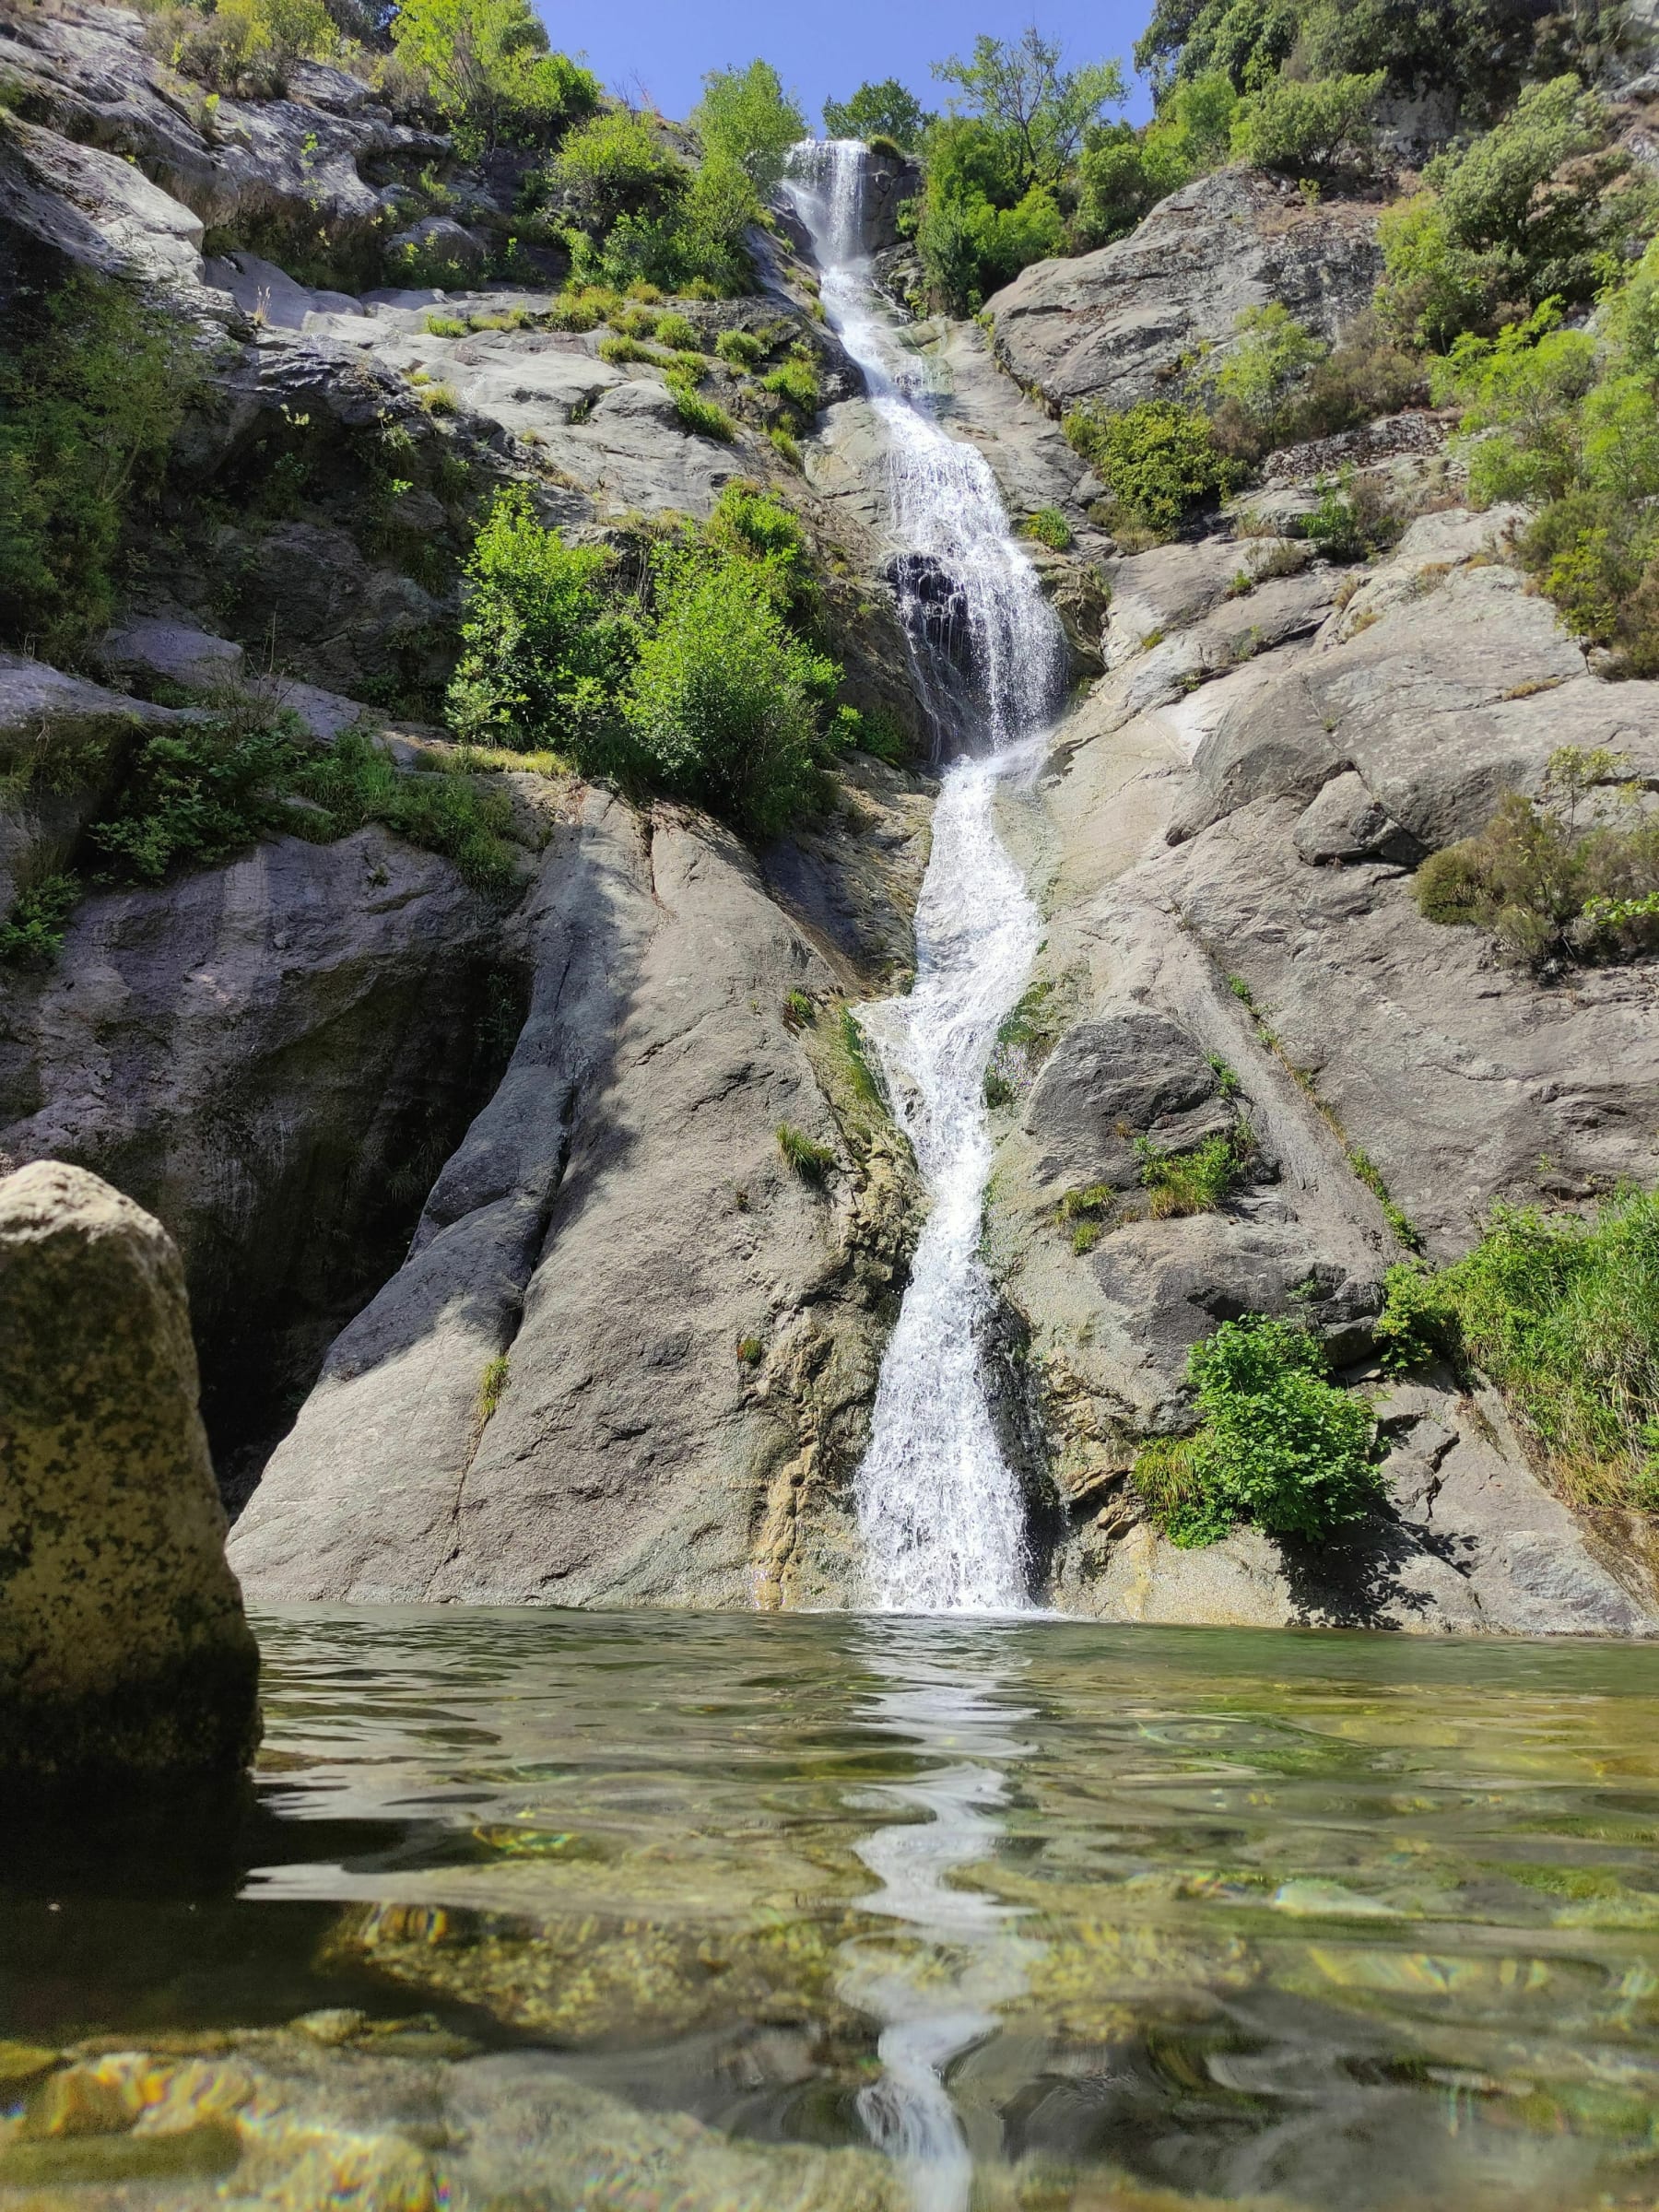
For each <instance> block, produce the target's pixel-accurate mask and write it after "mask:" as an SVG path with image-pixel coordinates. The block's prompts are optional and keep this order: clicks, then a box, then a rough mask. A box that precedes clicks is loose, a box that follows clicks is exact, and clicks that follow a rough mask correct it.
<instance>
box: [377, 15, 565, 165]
mask: <svg viewBox="0 0 1659 2212" xmlns="http://www.w3.org/2000/svg"><path fill="white" fill-rule="evenodd" d="M392 42H393V44H394V47H395V49H396V52H397V58H398V60H399V62H400V63H402V65H404V67H405V68H406V70H408V71H409V72H411V73H412V74H413V75H414V76H416V77H417V78H418V80H419V81H420V82H422V83H423V84H424V85H425V86H426V87H427V88H428V91H429V97H430V99H431V100H432V103H433V105H434V106H435V107H436V109H437V110H438V112H439V113H440V114H441V116H442V117H443V118H444V120H445V122H446V123H447V124H449V127H450V129H451V130H452V131H453V134H454V137H455V143H456V145H457V147H459V148H460V150H461V152H462V153H463V154H464V155H465V157H466V158H467V159H476V158H477V155H479V154H481V153H488V152H489V151H490V150H492V149H493V148H494V147H498V146H544V145H547V144H548V143H549V142H550V141H551V139H552V138H553V137H555V136H556V135H558V133H559V131H560V130H562V129H563V128H564V127H565V126H566V125H567V124H571V123H573V122H575V121H577V120H578V119H579V118H581V117H582V116H584V115H591V114H592V113H593V112H594V109H595V108H596V107H597V106H598V104H599V83H598V79H597V78H596V77H594V76H593V74H592V73H591V72H590V71H589V70H586V69H583V68H581V67H580V66H579V65H577V64H576V63H574V62H572V61H571V60H570V59H569V58H568V56H566V55H565V54H562V53H550V52H549V51H548V41H547V32H546V30H545V29H543V28H542V23H541V19H540V18H539V17H538V16H537V15H536V13H535V9H534V8H533V7H532V6H530V0H400V5H399V6H398V8H397V11H396V13H395V14H394V17H393V18H392Z"/></svg>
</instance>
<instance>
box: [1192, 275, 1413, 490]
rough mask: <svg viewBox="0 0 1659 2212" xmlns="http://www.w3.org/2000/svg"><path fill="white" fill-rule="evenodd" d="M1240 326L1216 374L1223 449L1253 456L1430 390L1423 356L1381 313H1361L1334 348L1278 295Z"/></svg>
mask: <svg viewBox="0 0 1659 2212" xmlns="http://www.w3.org/2000/svg"><path fill="white" fill-rule="evenodd" d="M1234 332H1235V343H1234V345H1233V347H1232V350H1231V351H1230V353H1229V354H1228V356H1227V358H1226V359H1224V360H1223V361H1222V363H1221V364H1220V366H1219V368H1218V370H1217V371H1216V373H1215V377H1214V384H1215V390H1216V394H1217V397H1218V406H1217V407H1216V411H1215V415H1214V418H1213V421H1214V427H1215V433H1216V438H1217V441H1218V443H1219V444H1220V446H1221V447H1222V449H1223V450H1224V451H1225V452H1227V453H1233V454H1237V455H1239V456H1240V457H1241V458H1242V459H1245V460H1249V461H1258V460H1260V459H1261V458H1262V456H1263V455H1264V454H1265V453H1273V452H1276V451H1277V449H1278V448H1280V447H1281V446H1287V445H1300V444H1301V443H1302V442H1303V441H1306V440H1310V439H1315V438H1329V437H1331V436H1333V435H1335V432H1337V431H1339V430H1347V429H1354V428H1356V427H1357V426H1358V425H1359V424H1361V423H1365V422H1372V421H1375V420H1376V418H1378V417H1379V416H1382V415H1392V414H1394V413H1395V412H1396V411H1397V410H1398V409H1399V408H1401V407H1403V406H1406V405H1407V404H1408V402H1410V401H1413V400H1416V399H1420V398H1422V397H1424V396H1426V394H1427V382H1428V380H1427V376H1426V374H1425V369H1424V364H1423V362H1422V361H1421V359H1419V358H1418V356H1417V355H1415V354H1412V353H1408V352H1406V350H1405V349H1404V348H1403V347H1400V346H1398V345H1396V344H1395V343H1394V341H1393V340H1392V339H1391V338H1390V337H1389V335H1388V334H1387V332H1386V331H1385V330H1384V328H1383V326H1382V323H1381V321H1380V320H1379V318H1378V317H1377V316H1376V314H1375V313H1373V312H1367V313H1365V314H1363V315H1359V316H1356V317H1355V318H1354V320H1353V322H1352V323H1350V324H1349V325H1348V326H1347V329H1346V330H1345V331H1344V333H1343V335H1342V339H1341V342H1340V343H1339V344H1338V345H1337V346H1336V347H1335V349H1334V350H1333V348H1332V347H1329V346H1327V345H1326V344H1325V342H1324V339H1323V338H1319V337H1316V336H1315V335H1313V333H1312V331H1310V330H1308V329H1306V328H1305V327H1304V326H1303V324H1300V323H1299V322H1297V320H1296V319H1295V317H1294V316H1293V315H1291V314H1290V312H1288V309H1286V308H1285V307H1283V306H1281V305H1280V304H1279V303H1278V302H1277V301H1274V302H1272V303H1270V304H1269V305H1267V306H1265V307H1255V308H1246V309H1245V310H1244V311H1243V312H1242V313H1241V314H1240V316H1239V318H1238V320H1237V322H1236V324H1234Z"/></svg>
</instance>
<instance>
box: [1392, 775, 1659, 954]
mask: <svg viewBox="0 0 1659 2212" xmlns="http://www.w3.org/2000/svg"><path fill="white" fill-rule="evenodd" d="M1629 766H1630V763H1629V762H1628V760H1626V759H1624V758H1623V757H1622V756H1620V755H1617V754H1614V753H1611V752H1608V751H1606V750H1605V749H1602V748H1598V749H1596V750H1595V751H1592V752H1583V751H1580V750H1578V749H1576V748H1574V747H1562V749H1561V750H1560V751H1559V752H1558V753H1557V754H1556V755H1555V757H1554V759H1552V760H1551V762H1550V766H1549V772H1548V775H1547V780H1546V783H1545V788H1544V794H1543V800H1542V803H1539V802H1536V801H1534V800H1532V799H1528V798H1524V797H1523V796H1522V794H1520V793H1519V792H1512V793H1511V794H1509V796H1508V797H1507V798H1505V799H1504V800H1503V801H1502V803H1501V804H1500V806H1499V807H1498V809H1497V811H1496V813H1495V814H1494V815H1493V816H1492V818H1491V819H1490V821H1488V823H1487V825H1486V827H1485V829H1484V830H1480V831H1479V832H1478V834H1477V835H1476V836H1474V837H1469V838H1465V839H1464V840H1463V841H1461V842H1460V843H1458V844H1455V845H1447V846H1446V847H1444V848H1443V850H1441V852H1439V853H1430V856H1429V858H1428V859H1427V860H1426V861H1425V862H1424V863H1423V865H1422V866H1421V867H1420V868H1419V869H1418V872H1417V875H1416V877H1415V878H1414V879H1413V885H1412V888H1413V891H1414V893H1415V895H1416V898H1417V902H1418V910H1419V911H1420V912H1421V913H1422V914H1423V915H1424V917H1425V918H1426V919H1427V920H1429V921H1430V922H1442V923H1450V924H1463V925H1464V926H1465V927H1469V928H1475V929H1486V930H1489V931H1490V932H1491V933H1492V935H1494V936H1495V937H1496V938H1497V940H1498V942H1499V944H1500V946H1501V947H1503V948H1504V950H1505V951H1506V952H1507V953H1509V954H1510V955H1511V957H1512V958H1513V959H1517V960H1520V961H1522V962H1524V963H1527V964H1531V965H1536V964H1538V963H1540V962H1542V961H1545V960H1547V959H1557V960H1559V959H1580V960H1598V959H1599V960H1607V959H1632V958H1634V957H1636V956H1637V955H1639V954H1641V953H1646V952H1650V951H1652V950H1653V949H1654V948H1655V947H1659V913H1655V912H1654V904H1653V901H1654V894H1655V893H1659V817H1655V816H1653V815H1651V814H1648V813H1645V812H1644V811H1643V810H1642V806H1641V792H1640V790H1639V788H1638V787H1636V786H1634V785H1630V784H1625V783H1622V782H1621V778H1622V777H1623V775H1624V774H1625V773H1627V772H1628V770H1629ZM1604 790H1606V791H1607V792H1608V793H1609V794H1610V795H1611V796H1612V798H1613V800H1614V804H1615V806H1616V808H1617V809H1618V812H1617V813H1616V814H1615V816H1614V818H1612V819H1607V818H1606V814H1605V809H1601V810H1598V811H1599V812H1601V814H1602V816H1603V818H1600V819H1597V820H1594V821H1593V822H1592V823H1591V824H1590V825H1589V826H1587V827H1584V828H1581V827H1580V825H1579V822H1578V808H1579V806H1580V804H1581V802H1582V801H1583V799H1584V798H1585V797H1586V796H1587V795H1589V794H1592V793H1600V792H1602V791H1604Z"/></svg>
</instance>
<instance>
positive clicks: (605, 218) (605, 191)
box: [536, 108, 691, 238]
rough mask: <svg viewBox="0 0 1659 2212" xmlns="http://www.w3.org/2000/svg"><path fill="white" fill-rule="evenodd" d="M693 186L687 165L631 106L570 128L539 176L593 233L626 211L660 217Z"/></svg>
mask: <svg viewBox="0 0 1659 2212" xmlns="http://www.w3.org/2000/svg"><path fill="white" fill-rule="evenodd" d="M690 188H691V171H690V170H689V168H688V166H687V164H686V163H685V162H684V161H682V160H681V159H680V158H679V156H678V155H677V154H676V153H675V152H673V150H672V149H671V148H670V147H667V146H666V145H665V144H664V142H663V141H662V139H661V138H660V137H659V136H658V135H657V134H656V132H655V131H653V129H652V127H651V125H650V124H648V123H647V122H646V120H645V119H644V117H643V116H641V115H636V114H635V113H633V112H632V111H631V110H630V109H628V108H613V109H610V110H609V111H607V112H606V113H605V114H603V115H595V116H594V117H593V118H592V119H591V120H590V121H588V122H586V123H583V124H578V125H577V127H576V128H575V129H574V130H572V131H569V132H567V133H566V135H565V138H564V141H563V143H562V145H561V146H560V147H559V153H558V156H557V157H556V159H554V160H553V161H552V162H551V163H550V164H549V166H548V167H547V171H545V172H544V175H543V178H542V180H541V189H542V190H543V191H545V192H546V193H547V194H553V195H557V197H558V198H559V201H560V202H561V204H562V205H563V206H564V208H565V209H566V211H567V212H568V213H569V214H570V216H571V218H572V219H573V220H574V221H575V222H576V223H578V224H579V225H580V226H581V227H582V229H584V230H586V231H588V232H589V233H590V234H591V235H592V236H594V237H595V238H600V237H603V236H604V234H605V233H606V231H608V230H609V229H611V228H612V226H613V225H614V224H616V223H617V222H618V221H620V220H621V218H623V217H624V216H629V217H632V218H641V217H659V218H660V217H661V216H662V215H663V214H664V213H665V211H666V210H667V209H668V208H670V207H672V206H677V205H678V204H679V203H680V202H681V201H683V200H684V198H685V196H686V194H687V193H688V191H689V190H690ZM536 196H540V195H539V194H537V195H536Z"/></svg>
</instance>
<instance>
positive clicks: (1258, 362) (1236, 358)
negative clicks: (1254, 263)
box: [1215, 300, 1331, 452]
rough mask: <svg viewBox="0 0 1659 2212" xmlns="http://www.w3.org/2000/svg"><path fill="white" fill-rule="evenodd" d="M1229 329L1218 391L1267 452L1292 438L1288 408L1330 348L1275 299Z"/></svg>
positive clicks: (1247, 312)
mask: <svg viewBox="0 0 1659 2212" xmlns="http://www.w3.org/2000/svg"><path fill="white" fill-rule="evenodd" d="M1233 333H1234V344H1233V348H1232V351H1231V352H1230V354H1229V355H1228V357H1227V359H1225V360H1224V361H1223V362H1222V363H1221V366H1220V367H1219V369H1218V370H1217V371H1216V377H1215V385H1216V391H1217V394H1218V396H1219V398H1220V400H1221V402H1222V405H1223V406H1224V407H1226V406H1230V407H1231V408H1232V409H1233V410H1234V412H1235V413H1236V414H1237V416H1238V417H1239V418H1240V419H1241V423H1242V425H1243V427H1244V429H1245V430H1246V432H1247V433H1248V435H1249V439H1250V442H1251V444H1252V446H1253V449H1254V450H1255V451H1258V452H1267V451H1270V450H1271V449H1272V448H1273V447H1274V446H1276V445H1279V444H1283V443H1288V442H1289V440H1288V437H1286V436H1285V435H1284V434H1283V433H1284V432H1285V430H1286V429H1288V422H1289V418H1290V416H1291V412H1292V409H1293V407H1294V406H1295V405H1296V403H1297V402H1298V401H1299V400H1300V398H1301V397H1302V395H1303V394H1305V392H1306V391H1307V388H1308V384H1309V382H1310V380H1311V378H1312V373H1313V371H1314V370H1315V369H1316V368H1317V367H1318V365H1319V363H1320V362H1321V361H1323V360H1324V359H1325V357H1326V356H1327V355H1328V354H1329V352H1330V350H1331V349H1330V347H1328V346H1327V345H1326V344H1325V342H1324V339H1323V338H1316V337H1315V336H1314V335H1313V334H1312V331H1309V330H1305V329H1304V328H1303V327H1302V325H1301V324H1300V323H1299V322H1298V321H1297V320H1296V318H1295V316H1294V315H1293V314H1292V313H1291V312H1290V311H1289V309H1288V308H1287V307H1285V306H1282V305H1281V304H1280V302H1279V301H1278V300H1271V301H1269V302H1268V303H1267V304H1266V305H1265V306H1264V307H1247V308H1245V309H1244V310H1243V312H1241V314H1240V315H1239V317H1238V318H1237V320H1236V321H1235V323H1234V324H1233Z"/></svg>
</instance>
